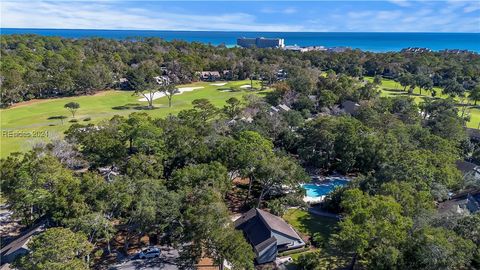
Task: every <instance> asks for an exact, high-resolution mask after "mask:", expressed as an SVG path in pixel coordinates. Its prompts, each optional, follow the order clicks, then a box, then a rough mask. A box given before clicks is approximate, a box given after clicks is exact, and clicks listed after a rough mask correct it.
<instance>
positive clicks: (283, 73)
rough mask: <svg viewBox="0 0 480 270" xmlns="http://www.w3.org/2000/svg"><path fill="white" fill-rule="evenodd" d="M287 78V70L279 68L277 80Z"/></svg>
mask: <svg viewBox="0 0 480 270" xmlns="http://www.w3.org/2000/svg"><path fill="white" fill-rule="evenodd" d="M285 79H287V71H285V70H283V69H279V70H277V80H278V81H283V80H285Z"/></svg>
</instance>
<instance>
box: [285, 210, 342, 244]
mask: <svg viewBox="0 0 480 270" xmlns="http://www.w3.org/2000/svg"><path fill="white" fill-rule="evenodd" d="M283 219H285V221H286V222H288V223H289V224H290V225H292V227H294V228H295V229H296V230H297V231H298V232H299V233H301V234H304V235H307V236H309V237H312V236H313V234H314V233H316V232H319V233H321V234H322V235H323V237H324V239H325V240H326V241H328V239H329V238H330V234H331V233H332V231H333V230H334V229H335V228H336V226H337V222H338V221H337V220H335V219H332V218H327V217H321V216H316V215H311V214H310V213H308V212H307V211H304V210H300V209H289V210H287V212H285V214H284V215H283Z"/></svg>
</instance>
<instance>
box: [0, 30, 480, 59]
mask: <svg viewBox="0 0 480 270" xmlns="http://www.w3.org/2000/svg"><path fill="white" fill-rule="evenodd" d="M0 33H1V34H2V35H3V34H37V35H44V36H59V37H65V38H88V37H102V38H112V39H125V38H135V37H159V38H163V39H165V40H184V41H188V42H193V41H196V42H202V43H207V44H212V45H220V44H224V45H226V46H234V45H235V44H236V40H237V38H239V37H270V38H283V39H285V44H286V45H298V46H325V47H336V46H345V47H350V48H352V49H361V50H364V51H372V52H388V51H400V50H401V49H403V48H407V47H425V48H429V49H432V50H435V51H437V50H443V49H463V50H470V51H475V52H479V53H480V33H377V32H375V33H373V32H369V33H346V32H328V33H326V32H321V33H318V32H221V31H154V30H92V29H24V28H1V29H0Z"/></svg>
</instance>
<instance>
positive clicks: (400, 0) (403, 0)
mask: <svg viewBox="0 0 480 270" xmlns="http://www.w3.org/2000/svg"><path fill="white" fill-rule="evenodd" d="M388 2H390V3H392V4H395V5H397V6H400V7H409V6H410V3H409V2H408V1H407V0H389V1H388Z"/></svg>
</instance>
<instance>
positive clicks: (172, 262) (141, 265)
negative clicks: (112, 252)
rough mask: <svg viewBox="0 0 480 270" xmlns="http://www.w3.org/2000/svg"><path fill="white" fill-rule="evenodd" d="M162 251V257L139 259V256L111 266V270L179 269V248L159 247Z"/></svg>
mask: <svg viewBox="0 0 480 270" xmlns="http://www.w3.org/2000/svg"><path fill="white" fill-rule="evenodd" d="M159 248H160V250H161V251H162V252H161V254H160V258H152V259H139V258H138V257H137V256H134V257H133V258H130V259H128V260H127V261H125V262H123V263H120V264H117V265H114V266H111V267H110V268H109V269H110V270H140V269H141V270H160V269H164V270H178V269H179V268H178V267H177V265H176V260H177V258H178V256H179V255H178V250H176V249H173V248H169V247H165V246H162V247H159Z"/></svg>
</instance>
